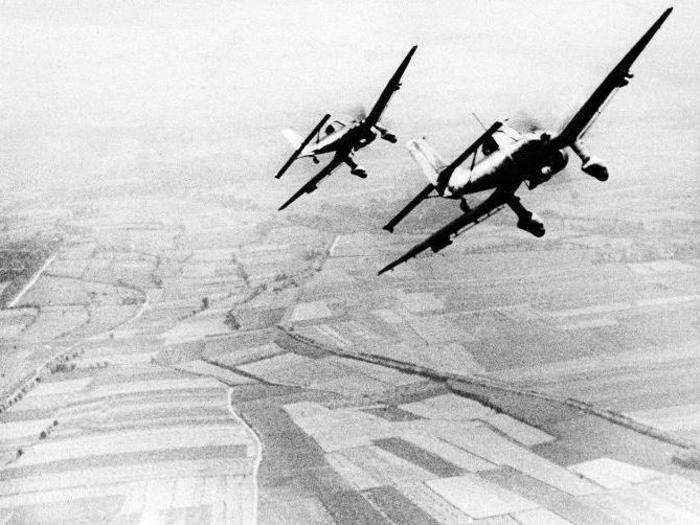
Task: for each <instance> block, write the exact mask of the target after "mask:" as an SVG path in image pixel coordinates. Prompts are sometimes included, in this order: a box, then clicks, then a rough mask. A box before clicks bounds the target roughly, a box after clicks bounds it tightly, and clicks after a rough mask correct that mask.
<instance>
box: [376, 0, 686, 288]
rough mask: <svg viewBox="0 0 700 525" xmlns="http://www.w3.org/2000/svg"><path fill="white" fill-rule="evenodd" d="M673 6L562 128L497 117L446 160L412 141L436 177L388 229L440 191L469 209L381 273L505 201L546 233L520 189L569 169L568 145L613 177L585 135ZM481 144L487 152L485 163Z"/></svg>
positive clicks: (589, 169) (595, 173)
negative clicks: (523, 125) (522, 128)
mask: <svg viewBox="0 0 700 525" xmlns="http://www.w3.org/2000/svg"><path fill="white" fill-rule="evenodd" d="M672 10H673V8H668V9H667V10H666V11H664V13H663V14H662V15H661V16H660V17H659V18H658V19H657V20H656V22H654V24H653V25H652V26H651V27H650V28H649V30H648V31H647V32H646V33H645V34H644V36H642V38H641V39H640V40H639V41H638V42H637V43H636V44H635V45H634V46H633V47H632V49H630V51H629V52H628V53H627V54H626V55H625V56H624V57H623V58H622V60H621V61H620V62H619V63H618V64H617V66H615V68H613V70H612V71H611V72H610V73H609V74H608V76H606V77H605V80H603V82H602V83H601V84H600V86H598V88H597V89H596V90H595V91H594V92H593V94H592V95H591V96H590V97H589V98H588V100H586V102H585V104H583V106H581V108H580V109H579V110H578V111H577V112H576V113H575V114H574V116H573V117H572V118H571V119H570V120H569V121H568V122H567V123H566V125H564V127H563V128H562V130H561V131H560V132H559V133H558V134H555V133H553V132H551V131H545V130H535V131H534V132H530V133H524V134H520V133H518V132H517V131H516V130H515V129H513V128H511V127H509V126H506V125H504V123H502V122H495V123H494V124H493V125H492V126H491V127H490V128H488V129H487V130H486V131H485V132H484V133H483V134H482V135H481V136H480V137H479V138H478V139H477V140H476V141H475V142H474V143H473V144H472V145H470V146H469V147H468V148H467V149H466V150H465V151H464V152H463V153H462V154H461V155H460V156H459V157H457V158H456V159H455V160H454V161H453V162H451V163H450V164H446V163H444V162H443V161H442V159H441V158H440V157H439V155H438V154H437V152H436V151H435V150H434V149H433V148H432V147H431V146H430V145H429V144H428V143H427V142H426V141H425V140H424V139H413V140H411V141H409V142H408V144H407V147H408V150H409V151H410V153H411V155H412V156H413V157H414V159H415V160H416V161H417V163H418V164H419V166H420V167H421V169H422V170H423V172H424V173H425V175H426V176H427V178H428V181H429V184H428V185H427V186H426V187H425V188H424V189H423V190H422V191H421V192H420V193H419V194H418V195H417V196H416V197H415V198H414V199H413V200H412V201H411V202H409V203H408V204H407V205H406V206H405V207H404V209H402V210H401V211H400V212H399V213H398V214H397V215H396V217H394V218H393V219H392V220H391V221H389V223H388V224H387V225H386V226H384V229H386V230H388V231H390V232H391V231H393V229H394V227H395V226H396V225H397V224H398V223H399V222H400V221H401V220H402V219H403V218H404V217H406V215H408V214H409V213H410V212H411V210H413V209H414V208H415V207H416V206H418V204H420V203H421V202H422V201H423V200H424V199H426V198H428V197H430V196H431V195H432V194H433V193H435V194H437V195H438V196H440V197H445V198H450V199H459V200H461V208H462V211H463V212H464V213H463V215H461V216H460V217H458V218H456V219H455V220H453V221H452V222H450V223H449V224H447V225H446V226H444V227H443V228H441V229H440V230H438V231H437V232H435V233H434V234H433V235H431V236H430V237H428V238H427V239H426V240H425V241H423V242H421V243H419V244H417V245H416V246H414V247H413V248H412V249H411V250H409V251H408V252H407V253H405V254H404V255H402V256H401V257H399V258H398V259H397V260H395V261H393V262H392V263H390V264H388V265H387V266H385V267H384V268H382V269H381V270H380V271H379V275H381V274H382V273H384V272H386V271H389V270H391V269H393V268H395V267H396V266H398V265H399V264H402V263H404V262H406V261H408V260H409V259H412V258H413V257H415V256H417V255H418V254H420V253H422V252H423V251H425V250H428V249H430V250H431V251H432V252H434V253H436V252H438V251H440V250H442V249H443V248H445V247H446V246H448V245H450V244H452V242H453V240H454V238H455V237H457V236H458V235H459V234H460V233H462V232H464V231H465V230H467V229H469V228H471V227H473V226H474V225H476V224H478V223H479V222H481V221H483V220H485V219H487V218H488V217H490V216H491V215H494V214H495V213H497V212H498V211H500V210H501V209H503V208H504V207H505V206H507V207H509V208H510V209H511V210H513V212H515V214H516V215H517V217H518V224H517V225H518V228H520V229H522V230H525V231H527V232H529V233H531V234H532V235H535V236H536V237H541V236H543V235H544V233H545V229H544V224H543V222H542V220H541V219H540V218H539V217H537V216H536V215H535V214H534V213H532V212H531V211H529V210H528V209H526V208H525V206H523V204H522V203H521V202H520V198H519V197H518V196H516V195H515V192H516V191H517V190H518V189H519V188H520V186H521V185H522V184H523V183H524V184H525V185H526V186H528V188H529V189H530V190H532V189H534V188H535V187H536V186H538V185H540V184H542V183H543V182H546V181H548V180H549V179H550V178H551V177H552V176H553V175H554V174H556V173H557V172H560V171H561V170H563V169H564V167H565V166H566V164H567V162H568V154H567V150H566V148H571V150H572V151H573V152H574V153H575V154H576V155H577V156H578V157H579V158H580V159H581V162H582V164H581V170H582V171H583V172H584V173H586V174H588V175H590V176H591V177H594V178H595V179H598V180H599V181H605V180H607V179H608V170H607V168H606V167H605V165H604V164H603V163H602V162H601V161H600V160H599V159H597V158H596V157H592V156H591V155H590V154H589V153H588V152H587V151H586V149H585V148H584V147H583V145H582V144H581V142H580V138H581V137H582V136H583V135H584V134H585V133H586V131H588V129H589V128H590V126H591V125H592V124H593V122H594V121H595V119H596V117H597V116H598V115H599V114H600V112H601V111H602V109H603V106H604V105H605V103H606V101H608V100H609V99H610V97H611V96H612V95H613V94H614V93H615V92H616V91H617V90H618V89H619V88H621V87H623V86H626V85H627V84H628V82H629V80H630V79H631V78H632V74H631V73H630V68H631V67H632V64H633V63H634V61H635V60H636V59H637V57H638V56H639V55H640V54H641V52H642V51H643V50H644V48H645V47H646V46H647V44H648V43H649V42H650V41H651V39H652V38H653V36H654V35H655V34H656V32H657V31H658V30H659V28H660V27H661V25H662V24H663V23H664V21H665V20H666V18H668V16H669V15H670V14H671V11H672ZM479 150H481V157H482V159H481V160H480V161H479V162H477V161H476V160H477V153H479ZM470 157H471V158H472V160H471V166H470V168H469V169H464V168H462V167H461V165H462V164H463V163H464V162H465V161H466V160H468V159H469V158H470ZM483 191H491V193H490V194H489V195H488V197H486V198H485V199H484V200H483V201H481V202H480V203H479V204H478V205H476V206H474V207H470V206H469V204H468V203H467V201H466V197H467V196H469V195H470V194H474V193H478V192H483Z"/></svg>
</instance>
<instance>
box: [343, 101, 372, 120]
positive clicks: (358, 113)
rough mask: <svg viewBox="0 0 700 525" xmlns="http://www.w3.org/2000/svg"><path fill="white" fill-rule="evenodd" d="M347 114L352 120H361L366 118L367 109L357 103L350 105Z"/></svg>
mask: <svg viewBox="0 0 700 525" xmlns="http://www.w3.org/2000/svg"><path fill="white" fill-rule="evenodd" d="M347 115H348V116H349V117H350V118H352V119H353V120H356V121H357V122H361V121H363V120H365V119H366V118H367V110H366V109H365V107H364V106H363V105H361V104H358V105H356V106H351V107H350V108H349V109H348V111H347Z"/></svg>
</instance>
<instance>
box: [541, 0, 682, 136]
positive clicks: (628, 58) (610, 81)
mask: <svg viewBox="0 0 700 525" xmlns="http://www.w3.org/2000/svg"><path fill="white" fill-rule="evenodd" d="M671 11H673V8H672V7H669V8H668V9H666V11H664V12H663V14H662V15H661V16H660V17H659V18H658V19H657V20H656V22H654V23H653V24H652V26H651V27H650V28H649V29H648V30H647V32H646V33H644V35H643V36H642V38H640V39H639V41H638V42H637V43H636V44H635V45H634V46H632V49H630V50H629V51H628V52H627V54H626V55H625V56H624V57H623V58H622V60H620V62H619V63H618V64H617V65H616V66H615V67H614V68H613V70H612V71H611V72H610V73H608V76H607V77H605V80H603V82H602V83H601V84H600V86H598V88H597V89H596V90H595V91H594V92H593V94H592V95H591V96H590V97H589V98H588V100H586V102H585V104H584V105H583V106H581V109H579V110H578V111H577V112H576V114H575V115H574V116H573V117H572V118H571V120H569V122H568V123H567V124H566V126H564V129H563V130H562V131H561V133H559V135H558V136H557V137H556V138H555V139H554V141H555V144H556V147H558V148H563V147H565V146H570V145H571V144H572V143H573V142H574V141H576V139H578V138H579V137H580V136H581V135H582V134H583V133H584V132H585V131H586V130H587V128H588V127H589V126H590V125H591V124H592V123H593V120H594V119H595V117H596V116H597V115H598V114H599V113H600V111H601V109H602V107H603V105H604V104H605V102H606V101H607V100H608V99H609V98H610V96H611V95H612V94H613V92H614V91H615V90H617V89H619V88H621V87H623V86H626V85H627V82H628V79H630V78H632V75H631V74H630V68H631V67H632V64H634V61H635V60H637V57H639V55H640V54H641V53H642V51H643V50H644V48H645V47H646V46H647V44H648V43H649V42H650V41H651V39H652V38H653V37H654V35H655V34H656V32H657V31H658V30H659V28H660V27H661V25H662V24H663V23H664V22H665V21H666V19H667V18H668V16H669V15H670V14H671Z"/></svg>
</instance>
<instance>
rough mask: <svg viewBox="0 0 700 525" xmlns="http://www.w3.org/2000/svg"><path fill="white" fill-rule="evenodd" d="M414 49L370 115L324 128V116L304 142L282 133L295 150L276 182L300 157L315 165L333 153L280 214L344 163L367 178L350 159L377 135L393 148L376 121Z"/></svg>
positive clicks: (290, 132)
mask: <svg viewBox="0 0 700 525" xmlns="http://www.w3.org/2000/svg"><path fill="white" fill-rule="evenodd" d="M417 48H418V46H413V47H412V48H411V50H410V51H409V52H408V54H407V55H406V58H404V59H403V62H401V65H400V66H399V68H398V69H397V70H396V72H395V73H394V74H393V76H392V77H391V79H390V80H389V83H388V84H387V85H386V87H385V88H384V90H383V91H382V93H381V95H379V99H378V100H377V102H376V103H375V105H374V107H373V108H372V111H370V112H369V115H364V114H363V113H362V112H360V113H359V114H357V115H356V116H355V117H354V118H353V119H352V120H345V119H342V118H337V119H335V120H333V121H332V122H331V123H330V124H328V125H327V126H326V127H325V128H324V125H325V124H326V122H328V120H329V119H330V118H331V116H330V115H328V114H327V115H325V116H324V117H323V118H322V119H321V121H320V122H319V123H318V124H317V125H316V127H315V128H314V129H313V130H312V131H311V133H309V135H308V136H307V137H306V138H305V139H303V140H302V138H301V137H300V136H299V135H298V134H297V133H296V132H294V131H293V130H291V129H285V130H283V131H282V133H283V135H284V136H285V138H286V139H287V140H288V141H289V142H290V143H291V144H292V147H294V148H295V149H294V153H293V154H292V156H291V157H290V158H289V160H287V162H285V163H284V166H282V168H281V169H280V170H279V172H277V175H275V178H276V179H279V178H280V177H281V176H282V175H283V174H284V172H285V171H287V169H289V167H290V166H291V165H292V163H293V162H294V161H295V160H297V159H299V158H301V157H311V159H312V160H313V161H314V163H316V164H318V162H319V160H318V158H317V156H318V155H321V154H323V153H334V155H333V158H332V159H331V161H330V162H329V163H328V165H327V166H326V167H325V168H323V169H322V170H321V171H320V172H319V173H318V174H317V175H316V176H314V177H313V178H312V179H310V180H309V181H308V182H307V183H306V184H304V185H303V186H302V187H301V189H299V191H297V192H296V193H295V194H294V195H292V197H291V198H290V199H289V200H287V201H286V202H285V203H284V204H282V206H280V207H279V209H280V210H283V209H285V208H286V207H287V206H289V205H290V204H291V203H292V202H294V201H295V200H297V199H298V198H299V197H301V196H302V195H304V194H305V193H311V192H313V191H315V190H316V188H317V187H318V184H319V182H321V181H322V180H323V179H324V178H326V177H327V176H328V175H330V174H331V173H332V172H333V171H334V170H335V169H336V168H337V167H338V166H340V165H341V164H343V163H344V164H347V165H348V166H349V167H350V173H352V174H353V175H356V176H357V177H360V178H362V179H364V178H366V177H367V172H366V171H365V170H364V169H363V168H361V167H360V166H358V165H357V163H355V161H354V160H353V159H352V156H353V154H354V153H355V152H356V151H357V150H359V149H361V148H364V147H365V146H367V145H368V144H369V143H370V142H372V141H373V140H374V139H375V138H376V137H377V134H379V136H380V137H381V138H382V139H384V140H386V141H388V142H391V143H392V144H393V143H395V142H396V136H395V135H393V134H392V133H390V132H389V131H388V130H387V129H386V128H385V127H384V126H382V125H381V123H380V121H379V119H380V118H381V116H382V113H383V112H384V110H385V109H386V107H387V105H388V104H389V100H390V99H391V96H392V95H393V94H394V92H395V91H398V89H399V88H400V87H401V77H402V76H403V74H404V71H406V68H407V67H408V63H409V62H410V61H411V57H413V53H415V52H416V49H417Z"/></svg>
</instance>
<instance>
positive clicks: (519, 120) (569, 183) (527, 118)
mask: <svg viewBox="0 0 700 525" xmlns="http://www.w3.org/2000/svg"><path fill="white" fill-rule="evenodd" d="M508 125H509V126H510V127H512V128H513V129H515V130H516V131H518V132H519V133H533V132H535V131H538V130H544V129H556V126H557V120H556V118H554V117H553V116H549V115H545V117H544V118H539V117H535V116H534V115H532V114H531V113H529V112H528V111H524V110H521V111H518V112H516V113H515V114H514V115H513V116H512V117H511V118H509V119H508ZM571 168H572V166H571V164H569V165H567V166H566V167H565V168H564V169H563V170H562V171H560V172H559V173H557V174H556V175H555V176H554V177H552V179H551V180H550V181H549V182H547V185H548V186H550V187H551V186H557V187H559V188H560V191H561V190H566V191H567V192H568V194H569V197H570V198H571V200H572V201H576V200H578V198H579V193H578V191H577V190H576V187H575V185H574V181H575V180H577V179H576V177H575V176H574V175H572V172H571Z"/></svg>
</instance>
